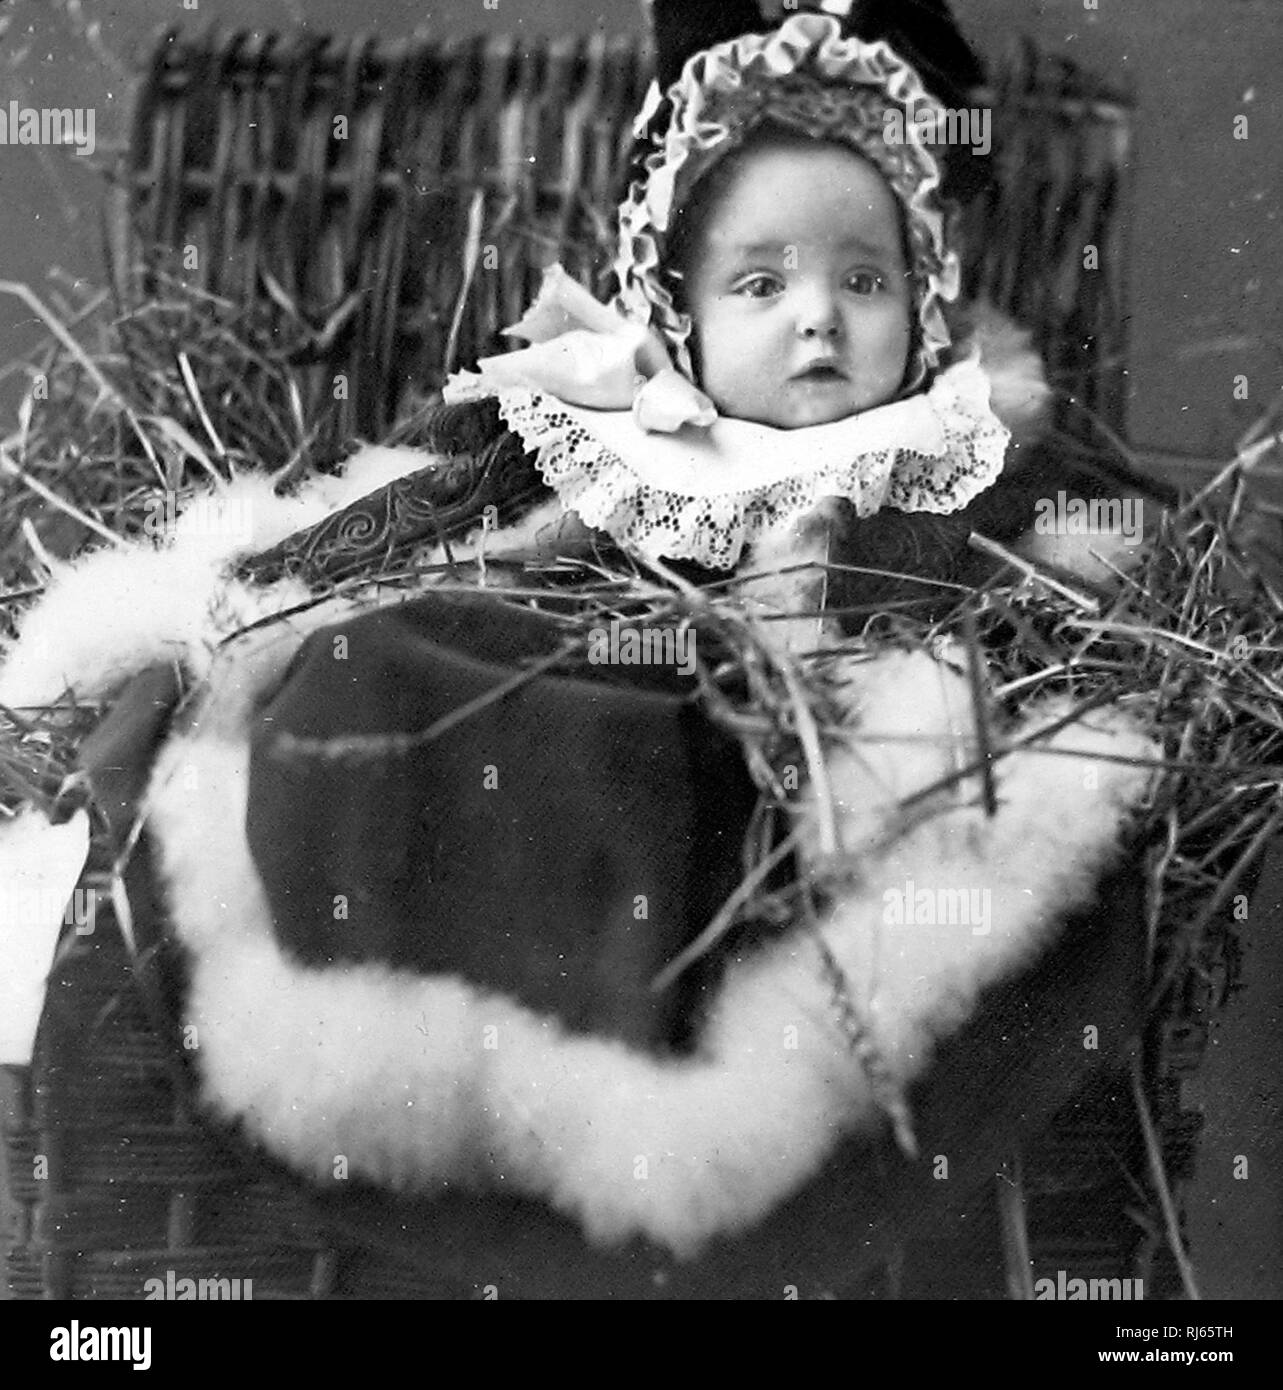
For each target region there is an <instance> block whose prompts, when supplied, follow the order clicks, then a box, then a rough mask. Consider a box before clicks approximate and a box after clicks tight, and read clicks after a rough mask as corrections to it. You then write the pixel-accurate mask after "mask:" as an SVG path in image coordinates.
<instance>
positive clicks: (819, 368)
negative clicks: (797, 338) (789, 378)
mask: <svg viewBox="0 0 1283 1390" xmlns="http://www.w3.org/2000/svg"><path fill="white" fill-rule="evenodd" d="M846 379H847V376H846V373H845V372H844V371H843V370H842V368H841V367H839V366H838V364H837V363H836V362H812V363H811V365H810V366H809V367H803V368H802V370H801V371H800V372H796V373H795V374H794V376H793V380H794V381H813V382H818V383H826V382H838V381H845V380H846Z"/></svg>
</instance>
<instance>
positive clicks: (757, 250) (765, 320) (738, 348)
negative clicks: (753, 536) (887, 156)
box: [687, 145, 913, 429]
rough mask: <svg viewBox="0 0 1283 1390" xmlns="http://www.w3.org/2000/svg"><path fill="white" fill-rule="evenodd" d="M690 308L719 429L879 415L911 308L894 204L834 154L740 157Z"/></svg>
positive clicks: (895, 373) (773, 151)
mask: <svg viewBox="0 0 1283 1390" xmlns="http://www.w3.org/2000/svg"><path fill="white" fill-rule="evenodd" d="M687 295H688V297H687V305H688V308H689V310H690V313H691V317H692V319H693V321H694V333H695V341H696V343H697V345H698V349H699V361H700V382H699V384H700V385H701V386H702V387H703V389H704V390H705V391H706V392H707V393H708V394H709V395H710V396H711V397H712V398H713V401H714V402H715V404H716V405H717V408H718V410H719V411H720V412H721V413H722V414H723V415H729V416H731V417H733V418H735V419H739V420H755V421H758V422H759V423H761V424H765V425H776V426H779V427H780V428H783V429H796V428H798V427H799V426H803V425H822V424H827V423H828V422H829V421H831V420H840V419H842V418H843V417H845V416H847V415H854V414H855V413H856V412H857V411H861V410H867V409H869V408H870V407H871V406H875V405H881V404H882V403H883V402H884V401H886V400H889V399H890V398H891V397H892V396H893V395H894V394H895V393H896V391H897V390H898V389H899V386H900V383H901V381H902V380H903V378H904V372H905V365H906V361H907V358H908V353H909V343H910V315H911V313H912V309H913V302H912V295H911V290H910V283H909V279H908V276H907V273H906V266H905V261H904V250H903V247H902V244H901V237H900V221H899V215H898V209H897V204H896V200H895V195H894V194H893V193H892V192H891V190H890V189H889V188H888V187H887V186H886V184H885V183H884V182H883V180H882V177H881V175H880V174H878V173H877V171H876V170H875V169H874V168H873V166H872V165H871V164H869V163H867V162H866V161H865V160H863V159H861V158H860V157H859V156H858V155H856V154H853V153H850V152H848V151H846V150H843V149H841V148H839V147H837V146H834V145H816V146H815V147H814V148H813V149H812V148H807V147H805V146H794V145H788V146H784V147H779V148H774V147H768V148H765V149H761V150H756V151H753V152H751V153H749V154H747V155H746V156H745V157H744V158H743V160H742V161H741V162H740V164H739V166H738V168H736V169H735V170H734V171H733V173H732V174H731V177H730V182H729V184H728V186H727V188H726V189H725V191H724V192H723V194H722V196H721V199H720V202H719V204H718V206H717V207H716V208H715V209H714V210H713V212H712V213H711V215H710V217H709V221H708V226H707V229H706V231H705V234H704V237H703V239H702V242H701V244H700V245H699V246H698V247H697V248H696V251H695V255H694V258H693V264H692V266H691V272H690V279H689V283H688V285H687Z"/></svg>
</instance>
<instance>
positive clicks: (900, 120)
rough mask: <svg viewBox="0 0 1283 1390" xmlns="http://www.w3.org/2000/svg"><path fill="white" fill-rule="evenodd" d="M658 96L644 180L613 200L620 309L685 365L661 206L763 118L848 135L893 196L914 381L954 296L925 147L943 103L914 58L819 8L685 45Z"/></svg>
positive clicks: (940, 334)
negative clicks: (657, 132)
mask: <svg viewBox="0 0 1283 1390" xmlns="http://www.w3.org/2000/svg"><path fill="white" fill-rule="evenodd" d="M669 99H670V102H671V104H672V116H671V119H670V121H669V124H668V128H667V130H666V132H665V133H664V136H663V138H662V141H661V144H660V148H658V149H657V150H655V151H654V152H653V153H651V154H649V155H647V156H646V158H645V160H644V161H643V167H644V169H645V171H646V174H645V177H644V179H642V180H640V181H637V182H634V183H633V184H632V185H631V187H630V188H629V191H628V196H627V197H626V198H625V200H624V201H623V203H622V204H621V205H620V208H619V240H618V251H617V254H616V258H615V265H614V269H615V275H616V278H617V280H618V282H619V287H620V288H619V295H618V304H619V307H620V308H621V309H622V311H623V312H624V314H625V316H626V317H627V318H629V319H630V320H631V321H633V322H637V323H641V324H648V323H649V324H653V325H654V326H655V327H657V328H658V329H659V331H660V332H661V333H662V334H663V336H664V338H665V340H666V341H667V343H668V346H669V349H670V351H671V352H672V355H673V360H674V362H675V363H676V365H677V367H678V368H679V369H680V370H681V371H682V372H684V373H685V374H686V375H687V376H690V375H692V371H691V359H690V351H689V347H688V339H689V337H690V333H691V321H690V316H689V315H688V314H684V313H681V312H679V310H678V309H677V307H676V304H675V303H674V300H673V296H672V293H671V292H670V290H669V289H668V287H667V286H666V285H664V284H663V283H662V281H661V278H660V272H661V269H662V268H663V266H664V264H665V259H666V251H665V245H666V240H667V236H668V234H669V232H670V230H671V222H672V217H673V212H674V210H675V209H676V208H677V207H679V206H681V205H682V204H683V203H684V202H685V201H686V199H687V198H688V197H689V196H690V193H691V189H692V187H693V186H694V185H695V183H696V182H697V180H698V179H699V178H701V177H702V176H703V175H704V174H705V173H707V171H708V169H709V168H710V167H711V165H712V164H713V163H714V162H715V161H717V160H719V159H721V158H724V157H725V156H726V155H727V154H728V153H729V152H730V151H732V150H733V149H735V148H736V147H737V146H738V145H739V144H741V143H742V142H743V141H744V139H745V138H746V136H747V135H748V134H749V133H750V132H751V131H752V130H753V129H754V128H755V127H756V126H758V125H759V124H761V123H762V122H763V121H772V122H775V123H777V124H781V125H784V126H788V127H791V128H793V129H796V130H800V131H803V132H805V133H807V134H810V135H816V136H819V137H821V138H824V139H830V140H836V141H838V142H840V143H843V144H846V145H849V146H850V147H851V148H852V149H854V150H855V151H856V152H857V153H859V154H861V155H863V156H864V157H865V158H867V159H869V160H870V161H872V162H873V164H875V165H876V166H877V168H878V169H879V170H880V171H881V173H882V175H883V177H884V178H885V179H886V180H887V182H888V183H889V184H890V186H891V187H892V189H893V190H894V191H895V194H896V196H897V197H898V198H899V200H900V201H901V203H902V205H903V206H904V209H905V214H906V225H907V230H908V237H909V244H910V249H911V260H912V275H913V280H914V289H915V300H916V302H917V308H918V323H919V342H918V343H917V344H916V350H915V353H914V361H913V363H912V367H911V371H910V373H909V377H908V380H907V381H906V382H905V385H904V391H905V392H909V391H912V390H914V389H916V388H917V387H918V386H919V385H920V384H921V383H922V381H924V380H925V379H926V376H927V374H928V372H929V371H931V370H932V369H934V368H935V367H936V366H937V365H938V364H939V362H940V361H941V357H942V354H943V353H944V351H945V349H946V348H948V346H949V342H950V338H949V331H948V328H947V326H946V324H945V320H944V314H943V312H942V310H941V307H940V306H941V302H942V301H944V302H947V301H951V300H953V299H955V298H956V297H957V294H958V289H959V266H958V258H957V255H956V254H955V253H954V252H952V251H950V250H949V249H948V248H947V246H946V242H945V218H944V210H943V208H942V206H941V204H940V202H939V198H938V196H937V189H938V188H939V185H940V178H941V176H940V168H939V165H938V164H937V162H936V160H935V158H934V156H933V155H932V153H931V151H930V149H929V148H928V144H929V143H930V142H931V141H932V140H933V139H934V138H935V128H936V126H937V124H938V122H939V120H940V119H941V117H942V116H943V114H944V113H943V109H942V108H941V106H940V104H939V103H938V102H937V101H936V100H935V98H934V97H932V96H931V95H930V94H929V93H928V92H927V91H926V89H925V88H924V87H923V85H922V80H921V78H920V77H919V76H918V74H917V73H916V72H915V71H914V69H913V68H912V67H911V66H910V65H909V64H908V63H906V62H904V60H903V59H901V58H900V57H899V56H898V55H897V54H896V53H895V51H894V50H893V49H892V48H891V46H890V45H889V44H887V43H885V42H883V41H881V40H879V41H877V42H874V43H863V42H862V41H861V40H859V39H857V38H843V37H842V32H841V25H840V24H839V22H838V21H837V20H836V19H834V18H833V17H832V16H831V15H816V14H798V15H794V16H792V17H791V18H790V19H788V20H786V21H785V23H784V24H782V25H781V26H780V27H779V28H778V29H776V30H774V31H772V32H771V33H769V34H765V35H763V34H745V35H743V36H742V37H740V38H738V39H734V40H732V41H731V42H729V43H723V44H718V45H717V46H715V47H713V48H710V49H707V50H705V51H704V52H702V53H699V54H697V55H696V56H695V57H694V58H692V59H691V60H690V61H689V62H688V63H687V64H686V66H685V68H684V69H683V71H682V75H681V77H680V78H679V79H678V81H677V82H676V83H674V84H673V86H672V88H671V89H670V91H669ZM643 114H645V113H644V112H643Z"/></svg>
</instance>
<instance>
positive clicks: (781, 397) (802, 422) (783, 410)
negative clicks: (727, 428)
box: [721, 382, 895, 430]
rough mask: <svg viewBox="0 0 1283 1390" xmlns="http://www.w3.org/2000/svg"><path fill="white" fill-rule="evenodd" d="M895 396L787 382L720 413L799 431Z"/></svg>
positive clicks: (880, 392) (867, 407)
mask: <svg viewBox="0 0 1283 1390" xmlns="http://www.w3.org/2000/svg"><path fill="white" fill-rule="evenodd" d="M894 395H895V392H894V391H878V392H869V391H854V390H851V389H850V386H849V383H846V382H844V383H841V386H840V388H835V386H832V385H828V384H825V385H821V386H815V385H811V384H807V383H801V382H788V383H786V385H785V386H784V388H783V389H782V390H781V391H779V392H776V393H773V394H772V395H770V396H767V397H765V398H763V399H759V400H755V401H752V402H748V403H745V404H744V406H743V408H742V409H740V410H722V412H721V413H722V414H723V415H728V416H730V417H731V418H733V419H736V420H747V421H749V422H750V423H752V424H757V425H771V426H773V427H774V428H775V429H778V430H800V429H806V428H808V427H809V426H811V425H831V424H833V423H834V422H835V421H837V420H846V419H849V418H850V417H851V416H852V415H859V414H861V413H862V412H864V411H866V410H873V409H874V408H875V407H876V406H879V405H885V404H886V403H887V401H889V400H890V399H891V398H892V397H893V396H894Z"/></svg>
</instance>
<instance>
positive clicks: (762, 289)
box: [734, 272, 784, 299]
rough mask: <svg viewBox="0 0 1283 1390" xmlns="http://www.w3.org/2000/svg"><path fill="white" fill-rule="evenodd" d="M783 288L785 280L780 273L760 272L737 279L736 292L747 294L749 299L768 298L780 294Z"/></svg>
mask: <svg viewBox="0 0 1283 1390" xmlns="http://www.w3.org/2000/svg"><path fill="white" fill-rule="evenodd" d="M783 288H784V282H783V281H782V280H781V279H780V278H779V276H778V275H767V274H766V273H764V272H758V273H756V274H754V275H746V276H744V278H743V279H742V280H738V281H736V283H735V287H734V292H735V293H736V294H743V295H747V296H748V298H749V299H767V298H769V297H770V296H771V295H773V294H778V293H779V292H780V291H781V290H782V289H783Z"/></svg>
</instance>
